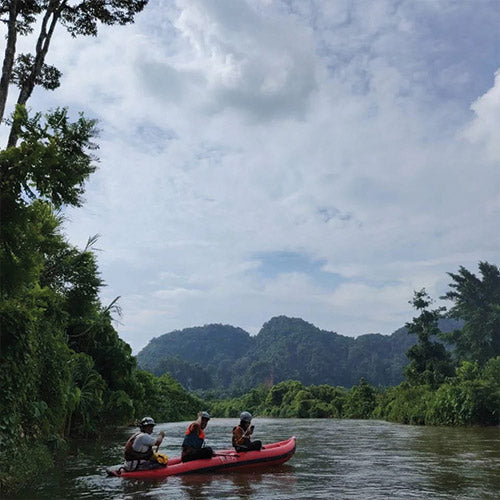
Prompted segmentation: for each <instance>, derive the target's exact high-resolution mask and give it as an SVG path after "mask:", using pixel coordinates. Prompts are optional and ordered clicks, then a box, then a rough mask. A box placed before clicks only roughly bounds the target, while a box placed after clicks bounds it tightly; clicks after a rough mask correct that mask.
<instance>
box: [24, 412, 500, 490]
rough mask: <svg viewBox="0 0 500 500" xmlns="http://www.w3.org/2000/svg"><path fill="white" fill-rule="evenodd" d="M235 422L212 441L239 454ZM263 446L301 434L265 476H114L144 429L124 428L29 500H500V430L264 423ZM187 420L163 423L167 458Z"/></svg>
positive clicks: (86, 450)
mask: <svg viewBox="0 0 500 500" xmlns="http://www.w3.org/2000/svg"><path fill="white" fill-rule="evenodd" d="M236 423H237V421H236V420H234V419H212V420H211V421H210V422H209V425H208V428H207V430H206V435H207V441H208V443H207V444H209V445H210V446H213V447H215V448H218V449H221V448H228V447H230V446H229V444H230V435H231V429H232V427H233V426H234V425H235V424H236ZM253 423H254V424H255V433H254V439H261V440H262V441H263V442H264V443H266V442H268V443H270V442H275V441H281V440H284V439H286V438H288V437H290V436H292V435H295V436H296V437H297V451H296V453H295V456H294V457H293V458H292V459H291V460H290V461H289V462H287V463H286V464H283V465H281V466H278V467H275V468H274V469H272V470H266V471H259V472H247V473H243V472H239V473H238V472H232V473H228V474H212V475H197V476H171V477H168V478H165V479H163V480H161V481H156V482H152V481H138V480H126V479H121V478H109V477H106V473H105V470H106V467H108V466H110V465H114V464H117V463H119V462H120V461H121V457H122V453H123V444H124V442H125V441H126V440H127V437H128V436H129V435H130V434H131V433H132V432H134V429H119V430H118V431H117V432H116V434H114V435H110V436H108V437H107V438H106V439H104V440H99V441H97V442H83V443H78V447H77V450H76V453H75V454H73V455H70V456H69V457H68V458H67V460H66V461H65V463H64V464H61V466H60V467H59V468H57V469H56V470H54V471H52V472H50V473H48V474H47V476H46V477H45V478H44V479H43V480H42V481H41V482H38V483H37V484H36V485H33V488H32V490H25V491H23V492H22V494H20V495H18V496H17V497H14V498H23V499H31V498H33V499H38V498H40V499H90V498H92V499H129V500H135V499H143V498H145V499H154V500H156V499H209V498H213V499H215V498H217V499H219V498H226V499H299V498H300V499H303V498H307V499H316V498H325V499H356V500H363V499H367V500H378V499H384V500H386V499H391V500H396V499H401V500H403V499H404V500H408V499H420V498H428V499H433V500H434V499H450V500H451V499H453V500H457V499H467V500H469V499H495V500H497V499H498V498H500V428H499V427H495V428H491V427H490V428H446V427H415V426H404V425H398V424H391V423H388V422H381V421H373V420H372V421H365V420H328V419H259V418H256V419H254V422H253ZM186 425H187V422H175V423H166V424H159V425H157V427H156V428H155V433H156V432H158V431H160V430H164V431H165V432H166V434H167V436H166V439H165V440H164V442H163V445H162V448H161V450H160V451H162V452H164V453H166V454H167V455H168V456H171V457H173V456H176V455H178V454H179V447H180V443H181V442H182V438H183V434H184V430H185V428H186Z"/></svg>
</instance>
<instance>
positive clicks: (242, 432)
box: [233, 411, 262, 452]
mask: <svg viewBox="0 0 500 500" xmlns="http://www.w3.org/2000/svg"><path fill="white" fill-rule="evenodd" d="M251 422H252V414H251V413H249V412H248V411H242V412H241V414H240V424H239V425H237V426H235V427H233V446H234V448H235V450H236V451H237V452H242V451H259V450H260V449H261V448H262V442H261V441H251V439H250V436H251V435H252V434H253V430H254V426H253V425H250V424H251Z"/></svg>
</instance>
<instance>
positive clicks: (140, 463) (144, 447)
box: [125, 417, 165, 471]
mask: <svg viewBox="0 0 500 500" xmlns="http://www.w3.org/2000/svg"><path fill="white" fill-rule="evenodd" d="M154 426H155V421H154V420H153V419H152V418H151V417H144V418H143V419H142V420H141V422H140V424H139V429H140V432H137V433H136V434H134V435H133V436H131V437H130V439H129V440H128V441H127V444H126V445H125V470H126V471H133V470H148V469H156V468H158V467H163V465H161V464H159V463H158V462H157V461H156V460H153V446H160V444H161V442H162V441H163V438H164V437H165V433H164V432H163V431H161V432H160V434H159V436H158V437H157V438H154V437H153V436H152V435H151V434H152V433H153V429H154Z"/></svg>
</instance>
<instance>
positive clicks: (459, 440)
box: [413, 427, 500, 498]
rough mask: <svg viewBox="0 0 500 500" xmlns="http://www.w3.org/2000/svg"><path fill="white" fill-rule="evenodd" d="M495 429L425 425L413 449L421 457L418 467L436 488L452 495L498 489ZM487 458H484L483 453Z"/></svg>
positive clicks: (476, 494)
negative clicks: (431, 426) (432, 426)
mask: <svg viewBox="0 0 500 500" xmlns="http://www.w3.org/2000/svg"><path fill="white" fill-rule="evenodd" d="M498 437H499V435H498V429H495V428H491V427H488V428H471V429H463V428H461V429H450V428H443V427H435V428H429V427H427V428H425V429H422V432H420V433H419V434H418V436H417V437H416V439H415V441H414V446H413V449H414V450H415V451H416V452H418V454H419V456H420V458H421V461H420V463H419V467H418V468H419V469H420V472H421V474H422V476H423V477H424V478H427V480H428V481H429V482H430V484H432V487H433V488H435V490H436V491H442V492H446V493H447V494H448V495H453V496H454V497H455V498H459V497H460V498H471V497H474V498H481V497H482V495H481V492H482V491H499V490H500V476H499V475H498V465H496V464H498V462H499V461H500V448H498V446H497V445H496V444H495V443H498ZM486 456H488V457H489V461H488V462H486V461H485V457H486Z"/></svg>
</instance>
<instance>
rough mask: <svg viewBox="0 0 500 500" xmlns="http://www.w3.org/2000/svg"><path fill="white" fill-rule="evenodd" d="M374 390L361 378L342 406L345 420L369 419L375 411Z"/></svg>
mask: <svg viewBox="0 0 500 500" xmlns="http://www.w3.org/2000/svg"><path fill="white" fill-rule="evenodd" d="M375 405H376V401H375V390H374V389H373V387H371V386H370V385H369V384H368V382H367V381H366V380H365V379H364V378H361V379H360V381H359V384H358V385H355V386H353V387H352V388H351V390H350V391H349V392H348V393H347V397H346V401H345V404H344V417H345V418H370V417H371V416H372V413H373V410H374V409H375Z"/></svg>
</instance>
